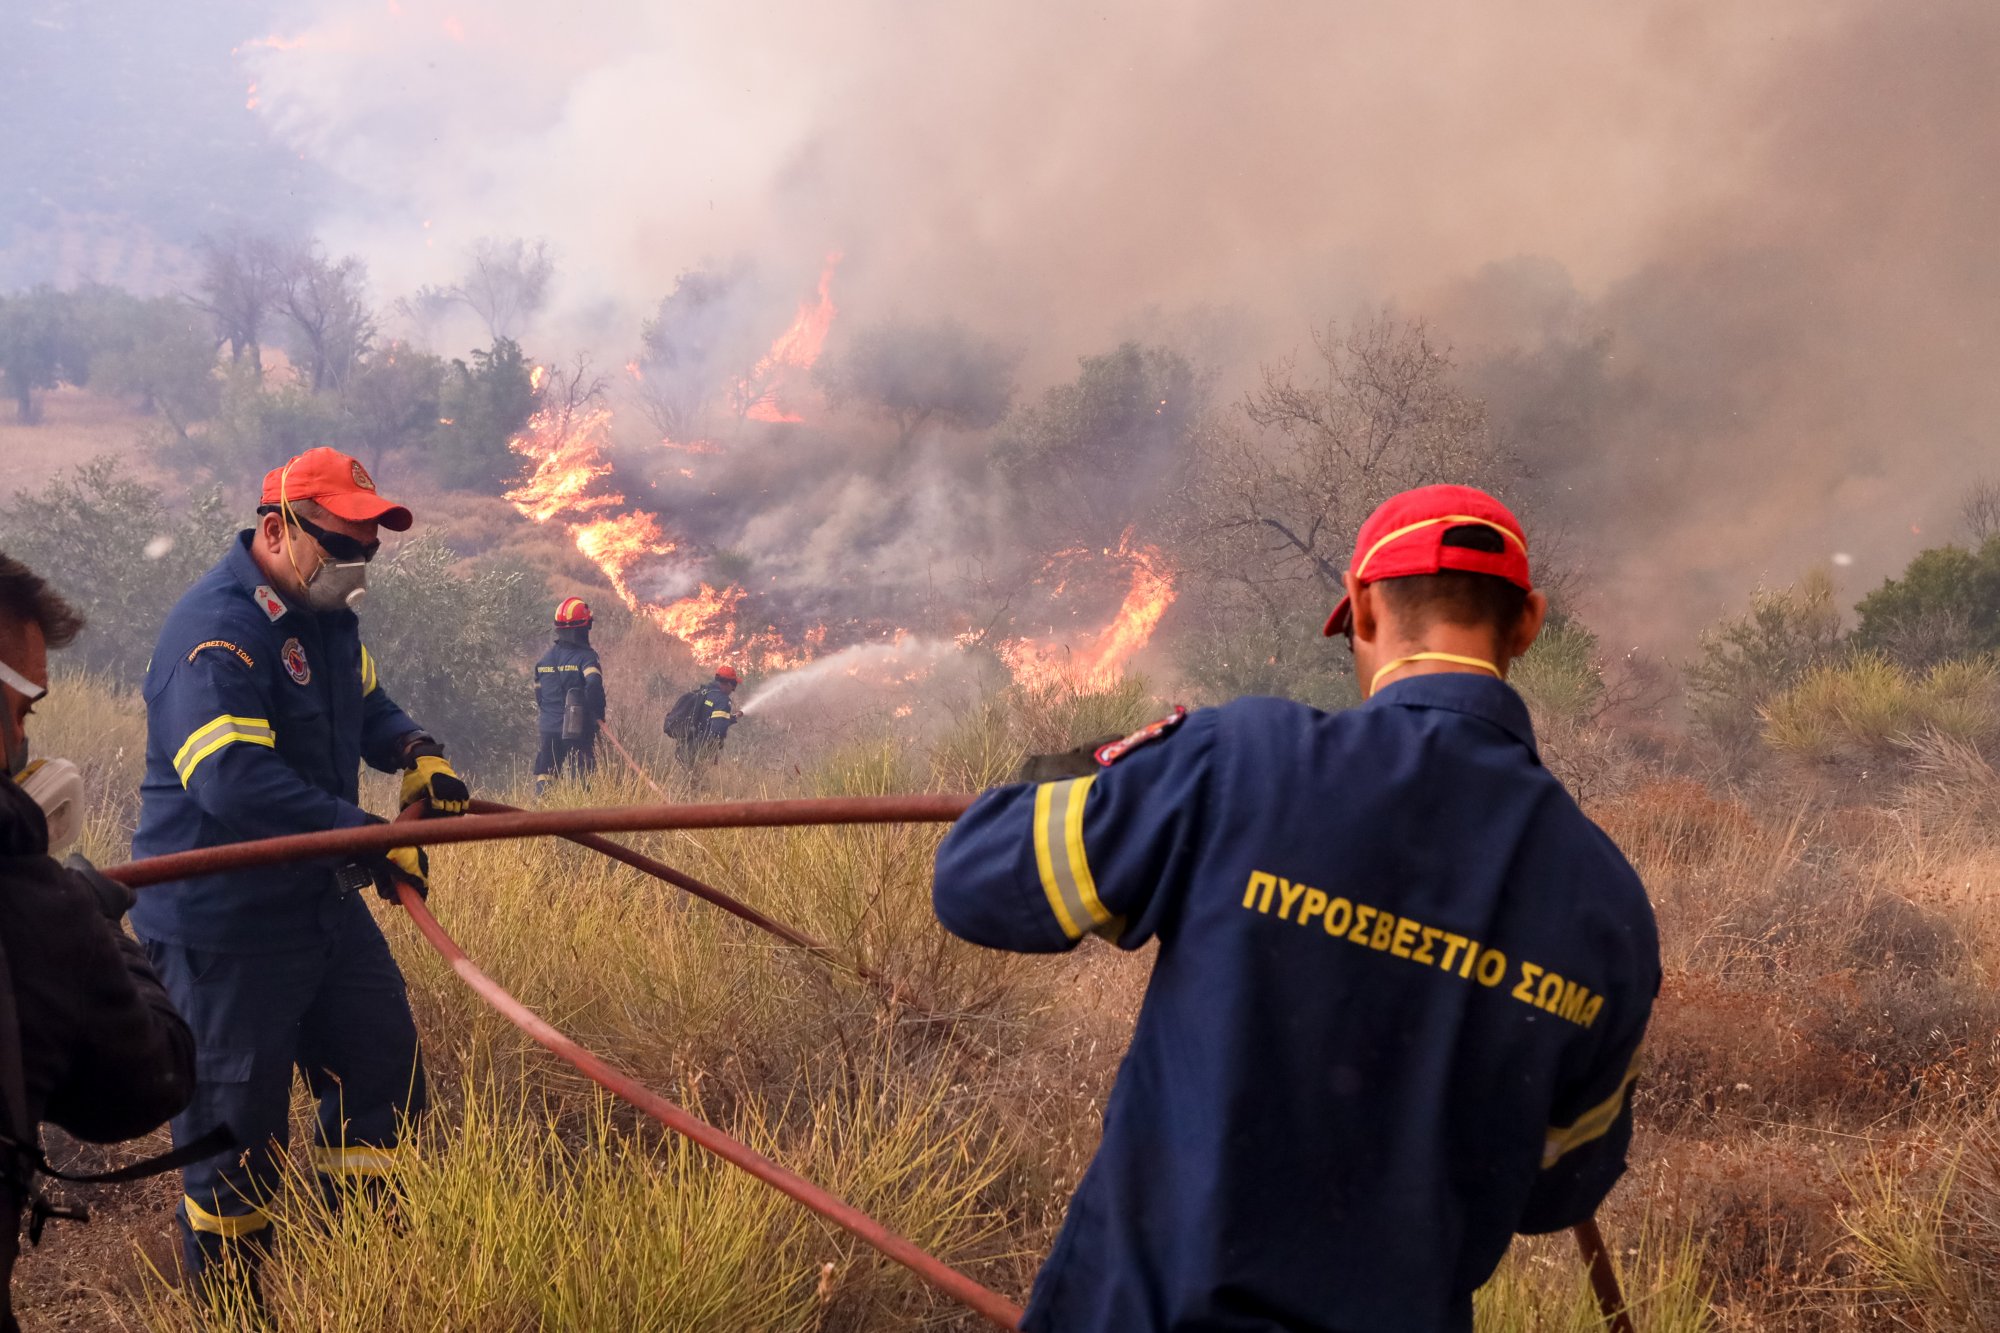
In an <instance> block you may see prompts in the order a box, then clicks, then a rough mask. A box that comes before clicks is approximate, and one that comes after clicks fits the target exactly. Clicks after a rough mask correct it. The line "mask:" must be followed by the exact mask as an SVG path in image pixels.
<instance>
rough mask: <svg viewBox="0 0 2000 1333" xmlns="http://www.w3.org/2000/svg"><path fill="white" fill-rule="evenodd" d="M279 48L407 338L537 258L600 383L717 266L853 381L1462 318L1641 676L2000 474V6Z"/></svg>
mask: <svg viewBox="0 0 2000 1333" xmlns="http://www.w3.org/2000/svg"><path fill="white" fill-rule="evenodd" d="M107 7H109V8H126V7H128V6H126V5H118V6H107ZM130 7H133V8H135V9H137V8H142V6H137V5H133V6H130ZM51 8H65V7H63V6H51ZM244 9H245V7H243V6H238V11H239V12H238V13H237V14H236V15H235V17H239V18H242V20H243V27H244V31H242V32H241V33H239V34H237V35H236V36H235V37H233V38H232V39H231V44H232V45H233V46H235V48H236V54H235V55H233V56H231V57H229V61H230V65H229V69H230V71H231V74H230V75H229V77H232V78H234V79H236V80H239V81H245V82H247V81H249V80H254V81H255V82H256V84H257V89H258V91H257V100H258V103H259V105H258V107H257V108H256V110H255V111H254V113H253V114H254V116H255V118H256V121H257V124H258V126H259V127H260V130H261V132H262V133H265V134H268V135H269V136H270V137H271V139H272V140H273V141H274V142H276V143H278V144H280V145H282V146H283V147H284V148H285V149H286V150H287V152H288V153H289V154H290V156H291V158H292V160H295V161H300V162H304V163H307V164H309V165H310V167H311V169H312V170H313V171H314V172H316V173H321V174H323V175H324V177H325V179H326V180H327V181H328V182H329V183H328V185H327V186H326V187H325V188H323V189H321V190H319V191H318V192H317V194H316V195H315V197H314V199H313V202H312V212H313V221H314V223H315V225H316V226H317V228H318V230H319V231H320V233H321V234H322V235H323V236H324V237H325V238H326V239H327V241H328V243H329V245H330V246H331V247H332V248H333V249H335V250H336V251H340V252H346V251H353V252H356V253H359V254H361V255H362V256H363V257H364V258H365V259H367V261H368V263H369V265H370V271H371V274H372V275H373V278H374V281H375V284H376V287H377V289H378V295H380V296H381V297H383V299H385V300H386V299H388V298H389V297H392V296H394V295H396V294H400V293H403V292H407V291H409V290H411V289H413V288H415V287H416V286H417V285H419V284H421V283H426V282H442V281H448V280H449V279H450V278H451V277H452V276H453V274H454V273H455V271H456V270H457V268H458V267H459V266H460V265H461V264H462V263H463V258H464V253H465V247H466V246H467V245H469V244H470V243H471V241H472V240H473V239H475V238H477V237H479V236H485V235H525V236H546V237H548V238H549V240H550V241H551V243H552V245H553V247H554V249H555V251H556V252H557V255H558V258H559V262H560V264H561V266H562V267H561V276H560V279H559V289H558V293H557V298H556V301H555V303H554V305H553V306H552V308H551V309H550V311H549V312H548V313H547V314H546V315H545V316H544V319H543V321H542V327H540V328H539V329H537V330H536V334H537V336H538V337H539V338H540V339H541V340H542V341H543V342H545V343H549V344H568V345H572V346H588V347H592V348H594V349H595V350H596V352H597V353H598V355H599V359H600V361H601V362H602V363H604V364H608V365H617V364H619V363H620V362H622V360H623V359H624V357H625V356H627V355H629V353H630V350H631V347H632V346H633V344H634V343H635V341H636V332H637V328H638V324H639V322H640V320H641V319H642V318H644V316H645V315H646V313H647V312H649V311H650V310H651V309H652V308H653V307H654V306H656V305H657V303H658V302H659V300H660V298H661V296H662V295H664V294H665V293H666V292H667V291H668V290H669V289H670V288H671V286H672V284H673V280H674V278H675V276H676V275H677V274H679V273H681V272H683V271H685V270H686V269H688V268H689V267H691V266H693V265H696V264H699V263H702V262H704V261H717V262H732V261H735V260H738V259H746V258H747V259H748V260H749V261H750V262H752V263H754V264H755V265H756V267H757V269H758V271H759V272H760V273H761V274H763V275H765V280H766V282H767V283H768V284H769V286H770V287H771V289H772V290H775V291H781V292H786V293H789V292H791V291H794V290H796V291H797V292H799V293H801V294H803V293H804V292H806V291H808V290H810V288H811V285H812V282H813V279H814V277H815V275H816V274H817V272H818V270H819V267H820V264H821V262H822V260H823V258H824V256H825V255H826V254H827V253H828V252H829V251H833V250H838V251H840V252H842V253H843V254H844V256H845V259H844V261H843V263H842V266H841V269H840V273H839V280H838V282H837V284H836V288H835V294H836V298H837V300H838V302H839V304H840V306H841V316H840V321H839V322H838V323H837V325H836V334H835V337H836V340H837V339H838V337H839V329H840V328H841V327H844V326H846V325H849V324H853V323H857V322H867V321H872V320H879V319H884V318H889V317H901V318H909V319H934V318H952V319H956V320H959V321H962V322H964V323H965V324H967V325H968V326H970V327H973V328H975V329H977V330H979V331H981V332H983V333H988V334H991V335H992V336H995V337H998V338H1002V339H1005V340H1008V341H1009V343H1010V344H1011V345H1013V346H1016V347H1019V348H1020V349H1021V351H1022V360H1021V363H1020V378H1021V381H1022V383H1023V385H1024V386H1027V387H1029V388H1034V387H1038V386H1040V385H1045V384H1047V383H1049V382H1051V381H1052V380H1055V379H1058V378H1061V377H1063V376H1065V375H1067V374H1068V373H1070V372H1071V370H1072V369H1073V367H1074V364H1075V358H1076V357H1078V356H1079V355H1083V354H1086V353H1090V352H1095V351H1101V350H1104V349H1105V348H1106V347H1107V346H1108V345H1109V343H1110V341H1112V339H1113V338H1114V335H1115V334H1117V333H1119V332H1121V331H1126V330H1129V329H1130V328H1131V327H1132V326H1133V321H1134V319H1135V316H1136V314H1137V312H1140V311H1146V310H1155V311H1166V312H1174V311H1180V310H1186V309H1189V308H1193V307H1196V306H1209V307H1214V308H1219V309H1226V310H1229V311H1232V312H1234V313H1235V318H1236V319H1237V320H1238V322H1239V324H1240V325H1241V326H1242V327H1244V328H1246V329H1248V330H1249V333H1248V334H1247V336H1245V337H1244V338H1242V339H1241V340H1240V341H1241V343H1242V345H1243V347H1244V349H1245V351H1246V355H1245V358H1244V363H1243V364H1240V365H1237V366H1234V367H1230V368H1227V369H1228V370H1229V372H1230V373H1232V374H1234V375H1236V377H1237V378H1236V380H1235V381H1234V382H1236V383H1238V384H1240V383H1242V382H1244V381H1245V380H1246V379H1247V376H1248V374H1249V372H1250V371H1252V370H1253V369H1254V364H1253V363H1254V361H1255V360H1256V359H1257V358H1258V357H1260V356H1272V355H1276V354H1280V353H1282V352H1285V351H1288V350H1290V349H1292V348H1293V347H1295V346H1297V345H1299V344H1300V343H1302V342H1303V341H1304V338H1305V335H1306V332H1307V330H1308V328H1309V327H1310V326H1311V325H1312V324H1314V323H1317V322H1322V321H1325V320H1327V319H1348V318H1352V317H1354V316H1356V315H1357V314H1359V313H1361V312H1363V311H1365V310H1369V309H1374V308H1379V307H1382V306H1388V307H1390V308H1393V309H1394V310H1396V311H1398V312H1399V313H1401V314H1404V315H1408V316H1415V315H1424V316H1429V317H1431V318H1433V319H1434V320H1435V321H1436V322H1437V323H1438V325H1439V327H1440V328H1441V329H1442V330H1443V331H1444V332H1445V333H1446V334H1447V335H1448V336H1450V337H1451V338H1452V339H1453V340H1454V341H1455V342H1456V344H1457V346H1458V350H1459V359H1460V362H1461V364H1462V365H1464V366H1465V367H1466V371H1467V376H1468V381H1469V382H1470V383H1472V384H1473V385H1474V386H1475V388H1477V389H1478V390H1479V391H1480V392H1481V393H1483V394H1485V395H1487V396H1488V398H1489V400H1490V401H1491V403H1492V406H1493V411H1494V415H1495V419H1496V422H1498V423H1499V424H1500V426H1501V427H1502V428H1503V429H1504V430H1505V431H1506V432H1507V433H1508V435H1509V437H1510V439H1511V440H1512V442H1513V444H1514V446H1515V447H1516V448H1517V451H1518V452H1519V453H1520V454H1521V455H1522V457H1523V458H1524V459H1525V460H1527V461H1528V462H1529V463H1530V464H1531V465H1532V467H1533V468H1534V471H1535V476H1536V483H1535V484H1536V485H1537V486H1540V487H1543V488H1545V489H1546V491H1547V493H1548V500H1549V504H1548V505H1546V506H1544V509H1545V511H1549V512H1554V513H1557V514H1559V515H1560V516H1561V517H1562V518H1563V520H1564V522H1565V524H1566V526H1567V527H1568V529H1569V532H1570V536H1571V537H1572V538H1573V542H1572V543H1571V549H1572V550H1573V552H1575V557H1576V558H1577V559H1579V560H1580V561H1581V562H1582V563H1583V565H1584V566H1585V568H1584V571H1583V572H1584V575H1585V583H1586V586H1587V587H1588V589H1589V594H1588V596H1589V600H1590V603H1591V606H1590V611H1591V613H1592V616H1593V618H1594V619H1595V620H1597V621H1598V622H1599V623H1601V624H1602V625H1603V626H1604V627H1605V628H1606V630H1607V633H1608V634H1609V636H1610V637H1611V638H1612V639H1614V640H1615V641H1617V642H1619V643H1627V642H1629V643H1638V644H1644V645H1645V646H1647V647H1649V648H1654V649H1659V650H1663V651H1677V650H1683V649H1684V648H1685V646H1686V644H1687V643H1688V641H1689V638H1690V634H1691V631H1692V628H1693V627H1694V626H1696V625H1699V624H1700V623H1703V622H1704V621H1706V620H1707V619H1709V618H1711V617H1712V616H1714V615H1715V614H1717V613H1718V612H1720V611H1722V610H1724V609H1726V608H1728V607H1730V606H1733V605H1739V604H1740V603H1741V601H1742V599H1743V597H1744V595H1745V594H1746V593H1747V591H1748V589H1749V588H1750V586H1751V585H1753V584H1754V583H1756V582H1758V581H1760V580H1764V581H1776V582H1783V581H1787V580H1789V579H1790V578H1792V577H1794V576H1795V575H1796V574H1797V573H1798V572H1799V571H1800V570H1802V569H1803V568H1805V567H1807V566H1809V565H1812V564H1815V563H1818V562H1822V561H1825V560H1828V559H1830V558H1832V557H1833V556H1834V555H1835V554H1836V553H1838V554H1840V555H1841V556H1843V557H1846V558H1847V559H1848V560H1849V561H1851V563H1849V564H1846V565H1843V566H1842V567H1841V568H1840V571H1839V573H1840V576H1841V577H1842V578H1843V579H1844V580H1845V581H1846V584H1847V586H1848V590H1849V591H1850V592H1852V593H1856V594H1858V593H1859V592H1860V591H1862V590H1864V589H1865V587H1866V586H1867V585H1869V584H1870V583H1872V582H1873V581H1875V580H1877V579H1879V578H1880V577H1882V576H1883V575H1884V574H1886V573H1889V572H1892V571H1893V570H1894V569H1896V568H1898V567H1900V565H1901V563H1902V562H1903V561H1904V560H1906V559H1907V558H1908V556H1909V555H1910V554H1912V553H1913V552H1914V551H1915V550H1917V549H1919V548H1920V547H1922V546H1923V545H1925V544H1928V543H1931V542H1933V541H1935V540H1939V539H1942V538H1945V537H1948V536H1950V535H1951V533H1950V528H1951V520H1952V510H1953V504H1954V497H1955V496H1956V494H1957V493H1958V492H1959V490H1960V489H1962V487H1963V485H1964V484H1965V483H1966V482H1967V481H1968V480H1969V479H1970V478H1972V477H1974V476H1976V475H1978V474H1980V473H1981V472H1982V471H1986V470H1995V471H2000V467H1996V466H1993V460H1992V457H1991V456H1992V452H1993V445H1992V435H1993V422H1994V416H1995V409H1996V407H2000V403H1996V401H1995V399H1996V395H2000V387H1996V385H2000V378H1997V377H1996V376H1995V375H1994V374H1993V373H1992V370H1991V367H1992V366H1993V365H1994V364H1995V362H1996V356H2000V269H1996V261H1995V246H1994V244H1993V241H1992V233H1993V229H1994V227H1993V224H1994V221H1995V215H1996V210H1995V204H1996V198H1995V194H1996V184H1995V182H1996V181H2000V154H1997V152H1996V150H2000V79H1995V78H1994V74H1995V72H1996V71H1995V68H1994V67H1995V63H1996V61H1995V56H1994V52H1995V51H1996V50H2000V42H1996V39H2000V11H1996V7H1994V6H1992V5H1991V4H1990V3H1985V4H1982V3H1975V2H1974V0H1940V2H1939V3H1928V4H1925V5H1922V6H1886V5H1880V4H1867V3H1859V2H1858V0H1857V2H1851V3H1818V2H1808V0H1770V2H1768V3H1764V4H1759V5H1731V6H1724V5H1715V4H1710V3H1693V2H1691V0H1690V2H1681V0H1662V2H1655V3H1633V4H1626V5H1604V4H1598V3H1587V2H1585V0H1522V2H1521V3H1515V4H1509V5H1478V4H1472V3H1439V2H1437V0H1415V2H1413V3H1406V4H1398V5H1381V4H1369V3H1360V2H1359V0H1336V2H1327V3H1245V4H1236V3H1220V2H1218V0H1116V2H1114V3H1097V4H1088V5H1078V4H1068V3H1054V2H1052V0H1041V2H1037V3H1022V2H1020V0H1014V2H1012V3H1004V4H1003V3H967V4H958V5H916V4H909V3H904V2H901V0H893V2H892V0H851V2H846V3H838V4H827V3H806V2H805V0H784V2H779V3H761V4H745V3H720V0H700V2H696V3H678V4H666V3H659V2H658V0H604V2H602V3H598V4H594V5H589V6H574V7H561V6H551V5H547V4H545V3H538V4H529V3H526V2H525V0H483V2H482V3H477V4H474V3H471V0H288V3H286V4H284V5H282V6H279V5H269V6H264V7H262V9H261V10H259V7H258V6H256V5H254V4H253V5H249V6H247V10H249V11H257V12H256V14H255V15H254V17H255V18H256V19H257V20H258V21H257V22H256V24H255V25H254V26H253V25H252V23H251V16H246V15H245V13H243V12H242V11H244ZM218 40H219V38H218ZM73 73H74V77H75V78H76V79H77V80H79V81H83V82H86V83H87V82H89V81H90V80H91V79H92V78H93V77H101V76H100V75H98V74H97V73H96V72H95V71H91V70H88V69H78V70H75V71H73ZM201 77H203V78H207V77H222V76H219V75H210V74H203V75H201ZM240 92H241V90H240V89H238V88H234V87H232V88H231V89H230V90H229V95H230V96H231V97H239V95H240ZM239 100H240V99H239ZM15 114H20V113H19V112H18V110H17V111H16V113H15ZM29 114H32V112H30V113H29ZM186 151H188V152H190V153H193V152H195V151H196V148H195V147H192V146H191V147H189V148H188V149H187V150H186ZM787 299H789V298H787ZM780 317H782V315H781V316H780ZM1228 382H1229V381H1228V380H1227V378H1225V383H1228Z"/></svg>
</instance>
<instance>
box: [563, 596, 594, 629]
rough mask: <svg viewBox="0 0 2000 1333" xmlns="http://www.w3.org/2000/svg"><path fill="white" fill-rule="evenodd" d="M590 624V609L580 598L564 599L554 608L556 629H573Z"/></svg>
mask: <svg viewBox="0 0 2000 1333" xmlns="http://www.w3.org/2000/svg"><path fill="white" fill-rule="evenodd" d="M589 623H590V607H589V605H588V604H587V603H586V602H585V601H584V600H583V598H581V597H565V598H563V602H562V605H561V606H559V607H557V608H556V628H557V629H573V628H575V627H576V626H578V625H588V624H589Z"/></svg>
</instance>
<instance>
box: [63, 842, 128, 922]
mask: <svg viewBox="0 0 2000 1333" xmlns="http://www.w3.org/2000/svg"><path fill="white" fill-rule="evenodd" d="M63 869H65V870H67V871H69V872H70V873H71V874H72V875H75V876H76V877H77V878H78V879H80V880H82V881H83V882H84V883H85V884H87V885H89V886H90V892H91V896H92V897H94V898H96V899H97V910H98V911H100V912H102V913H104V917H105V920H107V921H123V920H124V919H125V914H126V913H127V912H129V911H131V910H132V904H133V903H135V902H137V901H138V900H139V899H138V896H137V895H136V894H134V893H133V892H132V890H130V889H128V888H126V887H125V886H124V885H123V884H120V883H119V882H118V881H117V880H115V879H113V878H111V876H109V875H107V874H105V873H104V872H103V871H101V870H99V869H98V868H97V867H96V866H94V865H92V864H91V863H90V862H89V861H87V860H85V859H84V857H83V854H82V853H81V852H71V853H70V854H69V855H68V856H67V857H65V858H64V860H63Z"/></svg>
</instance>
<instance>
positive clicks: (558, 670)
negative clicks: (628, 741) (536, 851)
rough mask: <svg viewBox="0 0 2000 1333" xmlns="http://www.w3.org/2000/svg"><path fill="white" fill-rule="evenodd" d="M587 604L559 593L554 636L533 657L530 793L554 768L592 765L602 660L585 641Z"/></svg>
mask: <svg viewBox="0 0 2000 1333" xmlns="http://www.w3.org/2000/svg"><path fill="white" fill-rule="evenodd" d="M590 621H591V616H590V607H589V606H588V605H586V604H585V603H584V601H583V599H582V598H580V597H565V598H564V599H563V602H562V605H560V606H558V607H557V608H556V641H555V642H554V643H552V644H550V645H549V650H548V651H547V652H545V653H543V654H542V660H541V661H539V662H537V663H535V728H536V730H537V731H538V732H539V733H540V744H539V745H537V747H536V749H535V794H536V795H537V796H539V795H541V794H542V792H544V791H545V790H547V788H548V785H549V782H550V780H551V779H553V778H554V777H556V776H557V775H558V774H566V775H570V776H575V777H585V778H587V777H589V776H590V775H591V774H592V773H594V772H596V771H597V729H598V728H599V727H601V726H603V725H604V666H603V664H602V663H600V662H599V661H598V660H597V650H596V649H595V648H592V647H591V646H590Z"/></svg>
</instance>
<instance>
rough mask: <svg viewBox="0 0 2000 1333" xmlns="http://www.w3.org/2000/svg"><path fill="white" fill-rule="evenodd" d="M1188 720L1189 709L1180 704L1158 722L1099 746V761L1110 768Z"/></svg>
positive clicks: (1101, 766) (1099, 763)
mask: <svg viewBox="0 0 2000 1333" xmlns="http://www.w3.org/2000/svg"><path fill="white" fill-rule="evenodd" d="M1185 721H1187V709H1186V708H1184V707H1182V706H1181V705H1179V704H1175V705H1174V711H1173V712H1171V713H1169V714H1167V715H1166V716H1165V717H1163V718H1161V719H1160V720H1159V721H1157V722H1148V723H1147V724H1146V725H1145V726H1143V727H1141V728H1139V729H1138V730H1137V731H1135V732H1133V733H1132V734H1131V735H1130V736H1127V737H1125V739H1123V740H1117V741H1112V742H1111V743H1110V744H1109V745H1100V746H1098V747H1097V755H1096V759H1097V763H1098V766H1099V767H1100V768H1109V767H1111V766H1112V765H1113V764H1115V763H1117V762H1118V761H1119V760H1120V759H1123V758H1124V757H1125V756H1126V755H1128V754H1130V753H1132V751H1134V750H1136V749H1138V748H1139V747H1140V746H1142V745H1150V744H1152V743H1153V742H1154V741H1156V740H1158V739H1160V737H1162V736H1164V735H1166V734H1167V733H1168V732H1170V731H1172V730H1173V729H1174V728H1175V727H1178V726H1179V725H1180V724H1181V723H1183V722H1185Z"/></svg>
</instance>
